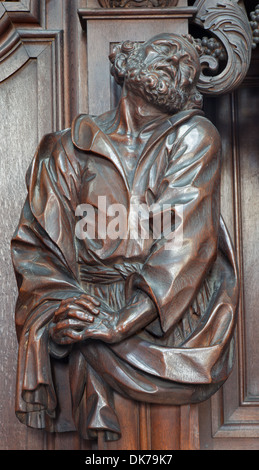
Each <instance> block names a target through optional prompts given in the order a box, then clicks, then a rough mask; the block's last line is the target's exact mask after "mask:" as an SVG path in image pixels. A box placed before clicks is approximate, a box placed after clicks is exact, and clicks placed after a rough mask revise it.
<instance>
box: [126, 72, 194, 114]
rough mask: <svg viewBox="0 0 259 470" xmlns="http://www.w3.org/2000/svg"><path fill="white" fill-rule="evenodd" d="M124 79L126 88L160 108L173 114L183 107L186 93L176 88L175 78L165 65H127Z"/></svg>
mask: <svg viewBox="0 0 259 470" xmlns="http://www.w3.org/2000/svg"><path fill="white" fill-rule="evenodd" d="M171 73H172V72H171ZM124 80H125V84H126V87H127V89H128V90H130V91H132V92H133V93H135V94H136V95H139V96H141V97H142V98H144V99H145V100H146V101H147V102H148V103H150V104H152V105H153V106H155V107H157V108H159V109H160V110H163V111H165V112H167V113H169V114H175V113H177V112H179V111H181V110H182V109H184V106H185V104H186V101H187V98H188V95H187V93H186V92H184V91H183V90H180V89H179V88H176V86H175V83H174V82H175V80H174V78H173V77H171V76H170V72H167V71H166V66H165V65H161V66H160V68H159V64H156V66H152V67H150V66H148V67H143V66H141V67H140V66H133V67H129V68H128V69H127V71H126V75H125V79H124Z"/></svg>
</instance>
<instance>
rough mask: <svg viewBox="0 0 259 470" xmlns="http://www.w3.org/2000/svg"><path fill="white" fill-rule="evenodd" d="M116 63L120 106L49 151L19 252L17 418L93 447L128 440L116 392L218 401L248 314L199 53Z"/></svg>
mask: <svg viewBox="0 0 259 470" xmlns="http://www.w3.org/2000/svg"><path fill="white" fill-rule="evenodd" d="M110 60H111V62H112V74H113V75H114V77H115V79H116V81H117V82H118V83H119V84H121V86H122V95H121V99H120V101H119V104H118V106H117V107H116V109H114V110H112V111H109V112H107V113H105V114H103V115H101V116H97V117H94V116H88V115H80V116H79V117H77V118H76V119H75V120H74V122H73V125H72V128H71V129H67V130H64V131H62V132H59V133H54V134H51V135H47V136H46V137H44V138H43V140H42V142H41V144H40V145H39V148H38V151H37V153H36V156H35V158H34V160H33V162H32V165H31V167H30V169H29V171H28V174H27V182H28V197H27V200H26V202H25V206H24V209H23V213H22V216H21V220H20V223H19V226H18V228H17V230H16V233H15V235H14V238H13V240H12V256H13V263H14V268H15V272H16V276H17V284H18V288H19V298H18V302H17V308H16V325H17V334H18V339H19V358H18V372H17V399H16V413H17V416H18V418H19V419H20V420H21V421H22V422H23V423H25V424H27V425H29V426H32V427H37V428H46V429H47V430H49V431H71V430H79V432H80V433H81V435H82V436H83V437H84V438H86V439H89V438H96V436H97V433H98V430H101V431H105V432H106V438H107V439H117V438H118V437H119V436H120V433H121V429H120V424H119V420H118V417H117V415H116V410H115V409H114V401H113V391H116V392H118V393H120V394H122V395H123V396H125V397H128V398H131V399H133V400H139V401H144V402H149V403H161V404H172V405H181V404H187V403H198V402H200V401H203V400H206V399H207V398H209V397H210V396H211V395H212V394H213V393H214V392H216V391H217V390H218V389H219V387H220V386H221V385H222V384H223V383H224V381H225V380H226V379H227V377H228V375H229V373H230V372H231V369H232V366H233V357H234V340H233V332H234V327H235V323H236V309H237V303H238V279H237V269H236V263H235V257H234V254H233V249H232V245H231V241H230V238H229V236H228V233H227V230H226V228H225V225H224V222H223V220H222V218H221V216H220V209H219V186H220V156H221V142H220V137H219V135H218V132H217V130H216V129H215V127H214V126H213V125H212V124H211V123H210V122H209V121H208V120H207V119H206V118H205V117H204V114H203V112H202V111H201V108H202V96H201V95H200V93H198V91H197V88H196V85H197V81H198V78H199V73H200V63H199V55H198V51H197V49H196V48H195V47H194V45H193V44H192V43H191V42H190V41H189V40H188V38H185V37H182V36H178V35H172V34H170V35H169V34H161V35H159V36H156V37H155V38H153V39H151V40H149V41H147V42H145V43H144V44H136V43H132V42H130V41H127V42H125V43H123V44H122V45H120V46H118V47H117V50H116V51H115V52H114V54H112V55H111V57H110ZM100 198H101V200H102V201H104V200H105V205H106V207H107V208H108V210H107V211H105V210H104V209H103V206H102V207H100V204H99V201H100ZM133 204H135V205H139V206H141V205H145V207H146V208H147V213H148V217H147V219H148V233H146V235H147V236H145V237H143V238H139V237H137V236H134V237H132V236H131V233H130V230H129V226H130V223H129V222H130V218H131V217H132V211H131V207H132V205H133ZM82 207H83V208H84V207H87V208H89V207H91V208H93V213H92V218H91V219H89V218H88V224H87V229H89V226H91V224H92V227H91V228H92V230H91V233H92V234H94V235H92V236H90V235H89V230H83V226H81V229H82V230H81V232H80V230H79V231H78V223H80V220H81V221H82V219H80V218H79V217H78V216H79V215H81V216H82V215H83V213H84V211H83V210H82V211H81V212H80V210H78V208H82ZM110 207H113V208H114V207H115V208H118V207H123V208H125V214H126V219H127V221H126V222H127V224H125V226H124V227H123V236H122V234H121V232H118V234H117V236H110V237H109V236H107V230H106V229H107V226H108V224H109V223H110V222H111V221H112V216H114V215H115V213H112V211H110V212H109V208H110ZM164 208H166V213H167V216H168V215H169V217H166V218H165V219H163V221H164V220H166V221H165V222H164V223H163V224H162V229H161V233H160V235H159V236H158V235H156V230H155V227H156V226H157V224H156V221H161V215H162V213H163V211H164ZM135 215H136V214H135ZM96 220H98V226H96ZM134 220H135V229H136V231H138V229H139V228H141V223H142V222H143V220H142V221H141V220H140V219H139V218H137V219H136V218H135V219H134ZM100 221H101V222H102V224H101V223H100ZM79 233H81V235H83V236H79ZM179 240H180V241H181V242H180V243H179ZM169 241H170V243H169ZM60 364H62V370H63V371H64V375H63V376H62V377H61V374H60ZM66 370H67V371H68V373H65V371H66ZM58 371H59V372H58ZM60 380H61V382H62V387H61V385H60V383H59V381H60ZM61 388H62V390H63V392H62V396H63V400H62V399H60V390H61ZM64 397H66V405H64ZM67 407H71V413H70V414H69V413H68V412H67ZM64 408H65V410H64ZM64 414H65V418H64ZM68 415H69V416H70V419H68Z"/></svg>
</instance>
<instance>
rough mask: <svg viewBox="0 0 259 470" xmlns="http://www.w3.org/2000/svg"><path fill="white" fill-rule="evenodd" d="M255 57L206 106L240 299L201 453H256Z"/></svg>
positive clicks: (206, 409)
mask: <svg viewBox="0 0 259 470" xmlns="http://www.w3.org/2000/svg"><path fill="white" fill-rule="evenodd" d="M257 54H258V53H257ZM256 57H257V56H254V61H253V63H252V66H251V71H250V73H252V72H253V75H252V76H250V77H249V76H248V78H247V80H246V82H245V83H244V84H243V86H242V87H241V88H240V89H239V90H238V91H236V92H235V93H234V94H232V95H231V96H224V97H222V98H221V99H220V100H219V101H218V102H217V105H216V108H215V106H214V104H215V101H213V100H212V101H211V102H210V103H207V106H208V112H211V113H212V115H213V119H214V121H215V123H216V125H217V127H218V128H219V130H220V133H221V136H222V138H223V168H222V213H223V215H224V216H225V219H226V221H227V224H228V227H229V229H230V232H231V234H232V239H233V240H234V242H235V246H236V252H237V259H238V264H239V272H240V280H241V300H240V306H239V316H238V326H237V333H236V349H237V360H236V363H235V367H234V370H233V373H232V375H231V376H230V378H229V379H228V380H227V382H226V384H225V385H224V387H223V388H222V389H221V390H220V391H219V392H218V393H217V394H216V395H215V396H214V397H212V399H211V403H208V402H207V403H204V404H203V405H200V432H201V447H202V448H203V449H206V448H214V449H227V448H232V449H241V448H243V449H259V440H258V437H259V366H258V364H259V350H258V338H259V326H258V320H257V304H258V284H259V275H258V272H259V271H258V266H257V262H258V243H259V223H258V217H259V205H258V187H259V180H258V174H259V159H258V148H259V134H258V126H257V119H258V108H259V74H258V72H259V67H258V65H259V63H258V60H257V58H256ZM255 72H256V73H255ZM210 420H211V422H210ZM208 429H209V430H210V432H209V433H208Z"/></svg>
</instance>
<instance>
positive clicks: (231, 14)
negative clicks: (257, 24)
mask: <svg viewBox="0 0 259 470" xmlns="http://www.w3.org/2000/svg"><path fill="white" fill-rule="evenodd" d="M195 6H196V7H197V9H198V11H197V14H196V16H195V18H194V20H193V22H194V24H196V25H198V26H201V27H202V28H203V29H204V30H207V31H209V32H210V33H211V34H212V35H213V36H214V37H216V38H217V40H218V41H220V42H221V44H222V45H223V46H224V48H225V51H226V65H225V67H224V68H223V70H221V71H220V72H219V73H218V74H217V73H216V74H215V71H217V69H218V61H217V59H216V58H215V57H213V56H208V55H206V54H204V55H202V56H201V58H200V60H201V65H202V73H201V76H200V80H199V84H198V89H199V91H200V92H201V93H203V94H209V95H218V94H222V93H227V92H229V91H232V90H233V89H235V88H237V87H238V86H239V85H240V84H241V83H242V81H243V79H244V78H245V76H246V74H247V71H248V68H249V65H250V60H251V51H252V43H253V40H252V30H251V26H250V23H249V19H248V16H247V14H246V11H245V10H244V9H243V8H242V7H241V6H239V5H238V1H237V0H219V1H216V2H215V0H197V1H196V3H195ZM205 70H206V72H205ZM213 72H214V73H213Z"/></svg>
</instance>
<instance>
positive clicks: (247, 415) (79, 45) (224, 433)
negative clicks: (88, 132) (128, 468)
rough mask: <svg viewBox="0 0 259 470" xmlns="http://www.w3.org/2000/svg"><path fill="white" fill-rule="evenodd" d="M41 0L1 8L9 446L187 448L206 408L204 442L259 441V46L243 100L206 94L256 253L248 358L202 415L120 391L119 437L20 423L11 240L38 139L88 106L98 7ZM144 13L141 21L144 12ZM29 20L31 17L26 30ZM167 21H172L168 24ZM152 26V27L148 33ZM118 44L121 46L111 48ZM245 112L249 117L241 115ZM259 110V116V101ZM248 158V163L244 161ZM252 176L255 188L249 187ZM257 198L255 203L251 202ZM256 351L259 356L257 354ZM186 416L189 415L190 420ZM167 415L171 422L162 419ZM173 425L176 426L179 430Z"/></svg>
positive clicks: (225, 195)
mask: <svg viewBox="0 0 259 470" xmlns="http://www.w3.org/2000/svg"><path fill="white" fill-rule="evenodd" d="M33 3H34V5H35V4H36V2H26V1H22V2H0V5H1V7H2V6H3V5H4V6H5V7H6V11H3V10H0V16H1V11H3V13H4V14H5V21H7V20H8V21H9V25H10V28H13V27H15V28H16V27H17V30H19V34H18V35H17V36H16V38H17V45H18V47H17V49H14V50H12V51H11V54H9V56H8V61H6V60H5V59H7V54H5V53H3V54H2V55H1V51H3V50H4V49H1V47H2V46H5V44H4V42H3V36H2V35H1V38H0V61H1V58H3V59H4V60H2V62H1V63H0V74H2V75H1V76H2V82H1V84H0V102H1V104H3V105H2V106H1V124H0V128H1V210H2V218H1V234H4V235H3V236H2V243H1V276H2V277H1V285H2V289H1V294H2V295H1V302H2V309H1V314H0V315H1V325H2V326H3V328H4V334H2V335H1V339H0V348H1V357H2V361H1V381H0V399H1V404H2V406H1V408H0V413H1V418H0V420H1V428H0V429H1V431H0V437H1V443H0V448H1V449H57V450H58V449H84V450H89V449H93V450H94V449H96V450H97V448H98V446H99V448H103V449H124V448H126V446H127V445H128V446H129V447H130V448H131V449H139V448H144V447H148V449H162V448H164V449H180V448H181V446H182V448H185V446H186V445H187V443H188V442H189V448H190V445H192V446H194V448H196V447H195V446H197V445H198V444H197V442H198V441H197V439H196V441H195V442H194V443H192V444H190V439H189V437H188V431H187V429H186V426H187V425H188V423H189V430H190V429H192V428H191V427H192V426H193V424H192V423H193V421H192V419H193V416H196V418H197V411H198V410H199V412H200V431H201V439H200V441H201V442H200V446H201V448H202V449H207V448H215V449H220V448H226V449H228V448H240V449H258V399H257V391H256V390H257V381H258V375H257V370H256V367H255V364H256V363H257V362H258V361H257V346H256V344H257V343H256V341H253V340H252V338H257V336H258V335H257V330H256V312H257V304H256V296H255V293H256V286H254V284H253V283H252V282H251V279H252V278H254V279H256V273H257V270H256V266H254V265H253V259H254V258H256V254H255V255H254V254H252V253H251V252H250V248H249V246H251V244H252V243H253V244H254V246H255V247H256V246H257V243H258V237H257V231H256V221H254V219H253V214H252V215H251V214H249V217H248V218H246V212H247V207H246V206H245V205H244V201H246V200H247V201H248V204H250V197H251V195H252V197H253V201H255V200H256V184H252V185H251V184H250V182H251V181H254V176H253V175H254V174H256V170H255V172H254V170H253V169H254V168H255V166H254V165H255V162H256V155H257V148H258V145H257V143H256V136H257V120H256V117H253V118H252V120H251V121H250V120H249V116H250V104H249V107H248V109H247V105H246V103H251V102H252V103H254V105H255V107H256V106H257V101H256V99H255V97H256V96H258V88H257V83H258V70H259V69H258V61H257V56H256V55H253V60H252V67H251V69H250V72H249V76H248V80H247V81H246V84H245V87H246V88H244V91H243V89H242V90H240V93H241V91H242V93H243V95H242V99H241V101H240V99H239V92H238V93H237V94H236V97H235V98H233V100H232V101H231V100H230V98H229V96H226V97H223V98H220V97H218V98H217V99H216V100H214V99H213V100H212V101H208V102H206V103H205V105H206V109H205V110H206V115H208V116H209V117H210V118H211V120H212V121H213V122H215V124H216V126H217V127H218V129H219V131H220V134H221V137H222V141H223V169H222V198H221V200H222V206H221V210H222V213H223V215H224V218H225V220H226V221H227V225H228V227H229V229H230V233H231V235H232V239H233V240H234V241H236V247H237V254H238V262H239V265H240V266H242V264H243V262H244V261H243V260H244V259H246V258H247V265H246V267H245V270H242V269H241V270H240V273H241V281H243V279H244V277H246V279H247V281H246V283H245V284H244V291H241V293H242V294H243V299H244V300H242V306H241V307H240V313H239V323H238V336H237V347H238V355H237V357H238V358H239V360H238V361H237V362H236V364H235V367H234V371H233V373H232V375H231V376H230V378H229V379H228V381H227V382H226V385H225V386H224V387H223V388H222V389H221V390H220V392H219V393H217V394H216V395H215V396H214V397H213V398H212V399H211V400H208V401H206V402H205V403H204V404H202V405H199V406H198V405H193V406H195V407H196V406H197V409H196V413H195V414H194V415H193V411H191V410H188V408H185V409H181V407H174V406H163V405H147V404H139V403H138V402H133V401H131V400H128V399H125V398H122V397H120V395H117V394H115V406H116V410H117V412H118V416H119V418H120V422H121V425H122V427H123V429H125V432H124V435H123V436H122V437H121V439H120V440H119V441H114V442H106V441H105V436H104V435H102V434H100V435H99V439H98V443H97V442H96V441H93V442H92V441H87V440H83V439H80V438H79V436H78V434H77V433H74V432H72V433H57V434H55V433H54V434H49V433H46V432H45V431H35V430H31V429H30V428H27V427H25V426H23V425H22V424H20V423H19V422H18V421H17V419H16V417H15V416H14V403H12V402H11V400H10V397H14V393H15V369H16V353H17V343H16V338H15V332H14V327H13V312H14V307H15V300H16V287H15V280H14V276H13V274H12V267H11V261H10V256H9V240H10V237H11V234H12V233H13V230H14V227H15V224H16V221H17V220H18V218H19V213H20V210H21V207H22V203H23V200H24V198H25V194H26V187H25V183H24V174H25V172H26V168H27V167H28V165H29V164H30V161H31V157H32V154H33V152H34V150H35V148H36V146H37V144H38V142H39V140H40V139H41V137H42V136H43V135H44V134H45V133H46V132H52V131H56V130H60V129H63V128H64V127H70V125H71V122H72V119H73V118H74V117H75V116H76V115H77V114H78V113H80V112H82V113H85V112H87V111H88V98H89V97H88V90H87V86H86V84H87V48H86V47H85V41H86V37H85V33H83V32H82V29H81V26H80V23H79V21H78V17H77V9H78V8H79V9H81V10H82V9H85V7H86V6H87V5H86V3H91V6H92V7H93V3H94V2H93V1H92V2H86V1H84V0H80V1H77V0H75V1H73V2H71V1H70V0H69V1H66V0H62V1H61V0H55V1H53V0H50V1H48V2H46V6H45V1H43V0H41V2H38V3H40V6H41V9H40V12H41V13H40V15H39V14H38V13H36V11H37V10H33V8H34V5H33ZM96 4H97V1H96ZM255 4H256V2H254V7H255ZM181 5H183V2H181ZM30 9H31V10H30ZM253 9H254V8H253ZM7 14H8V15H7ZM26 15H27V18H28V17H29V16H30V17H31V18H34V19H33V20H27V19H26ZM1 18H2V17H1ZM10 19H11V22H10ZM102 21H103V20H102ZM112 21H114V20H112ZM122 21H124V20H122ZM149 21H150V20H149ZM29 23H30V24H29ZM103 23H104V21H103ZM137 23H138V24H139V21H138V22H137ZM16 25H17V26H16ZM1 26H3V22H2V19H1V20H0V27H1ZM23 26H25V29H24V30H23ZM134 27H135V32H136V35H137V34H139V27H138V26H137V27H136V26H134V23H132V24H131V31H132V32H134ZM163 29H164V30H165V29H167V26H166V27H164V28H163ZM63 30H64V32H63ZM99 30H100V29H99ZM106 31H107V30H106ZM12 32H13V33H14V34H15V35H16V31H14V30H12ZM145 34H146V33H145ZM151 35H152V33H151V34H150V35H149V37H151ZM127 36H128V35H127ZM146 38H148V36H146ZM121 39H123V37H121ZM121 39H120V40H121ZM133 39H134V38H133ZM140 40H141V38H140ZM97 42H98V41H97ZM95 46H96V47H97V46H98V44H97V43H95ZM112 46H113V45H112ZM110 51H112V47H111V48H110V50H109V51H108V52H110ZM41 53H42V54H41ZM22 54H23V55H22ZM253 54H256V52H254V53H253ZM18 58H19V60H18ZM14 59H15V60H14ZM23 60H24V62H23ZM15 62H16V65H15ZM63 67H64V68H63ZM46 79H47V83H46ZM43 85H44V86H43ZM113 87H114V84H113V83H111V89H110V91H111V99H113V96H112V94H113V92H114V88H113ZM38 90H39V94H38ZM248 90H249V91H248ZM63 98H64V99H63ZM56 103H57V104H56ZM234 103H235V105H234ZM93 105H94V103H93ZM257 108H258V106H257ZM242 109H243V113H242ZM241 115H242V119H241V121H240V123H242V125H239V119H240V116H241ZM252 115H253V116H256V109H255V111H254V112H253V113H252ZM7 116H8V118H7ZM234 116H236V117H234ZM38 123H39V124H38ZM235 127H236V131H235V136H242V135H243V136H244V139H245V140H244V142H245V146H244V145H243V146H242V149H240V141H239V137H238V138H237V137H235V138H233V139H232V137H231V136H232V135H234V134H232V133H233V130H234V128H235ZM253 129H254V130H253ZM247 142H251V144H250V147H249V148H248V147H246V146H247ZM251 147H252V149H253V150H251ZM246 151H247V153H246ZM249 152H250V153H249ZM247 155H248V156H249V155H254V156H255V157H254V160H253V162H252V163H251V161H249V160H247V162H249V165H248V167H247V168H250V170H251V173H249V174H248V173H247V170H245V171H244V166H243V165H244V163H245V161H246V159H247ZM229 156H231V158H229ZM243 158H244V160H243ZM240 164H241V168H239V165H240ZM243 172H244V173H243ZM3 175H4V176H3ZM241 181H242V184H241ZM248 186H249V190H250V192H251V195H250V196H249V195H247V188H248ZM241 187H242V190H241V191H240V188H241ZM7 194H8V200H7V197H6V195H7ZM250 206H251V207H252V206H253V205H252V204H250ZM241 227H242V231H241V232H240V228H241ZM251 260H252V261H251ZM245 332H246V334H245ZM251 357H252V358H254V360H253V361H252V360H251ZM251 391H252V393H251ZM7 397H8V398H7ZM187 412H188V413H189V416H188V415H187V414H186V413H187ZM191 416H192V418H191ZM181 417H182V418H183V423H182V425H181ZM196 418H195V420H196V421H195V422H196V425H195V426H196V429H197V419H196ZM161 423H163V428H162V429H161ZM190 426H191V427H190ZM172 428H174V431H175V433H173V432H172ZM158 430H159V432H158ZM196 437H197V436H196Z"/></svg>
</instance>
